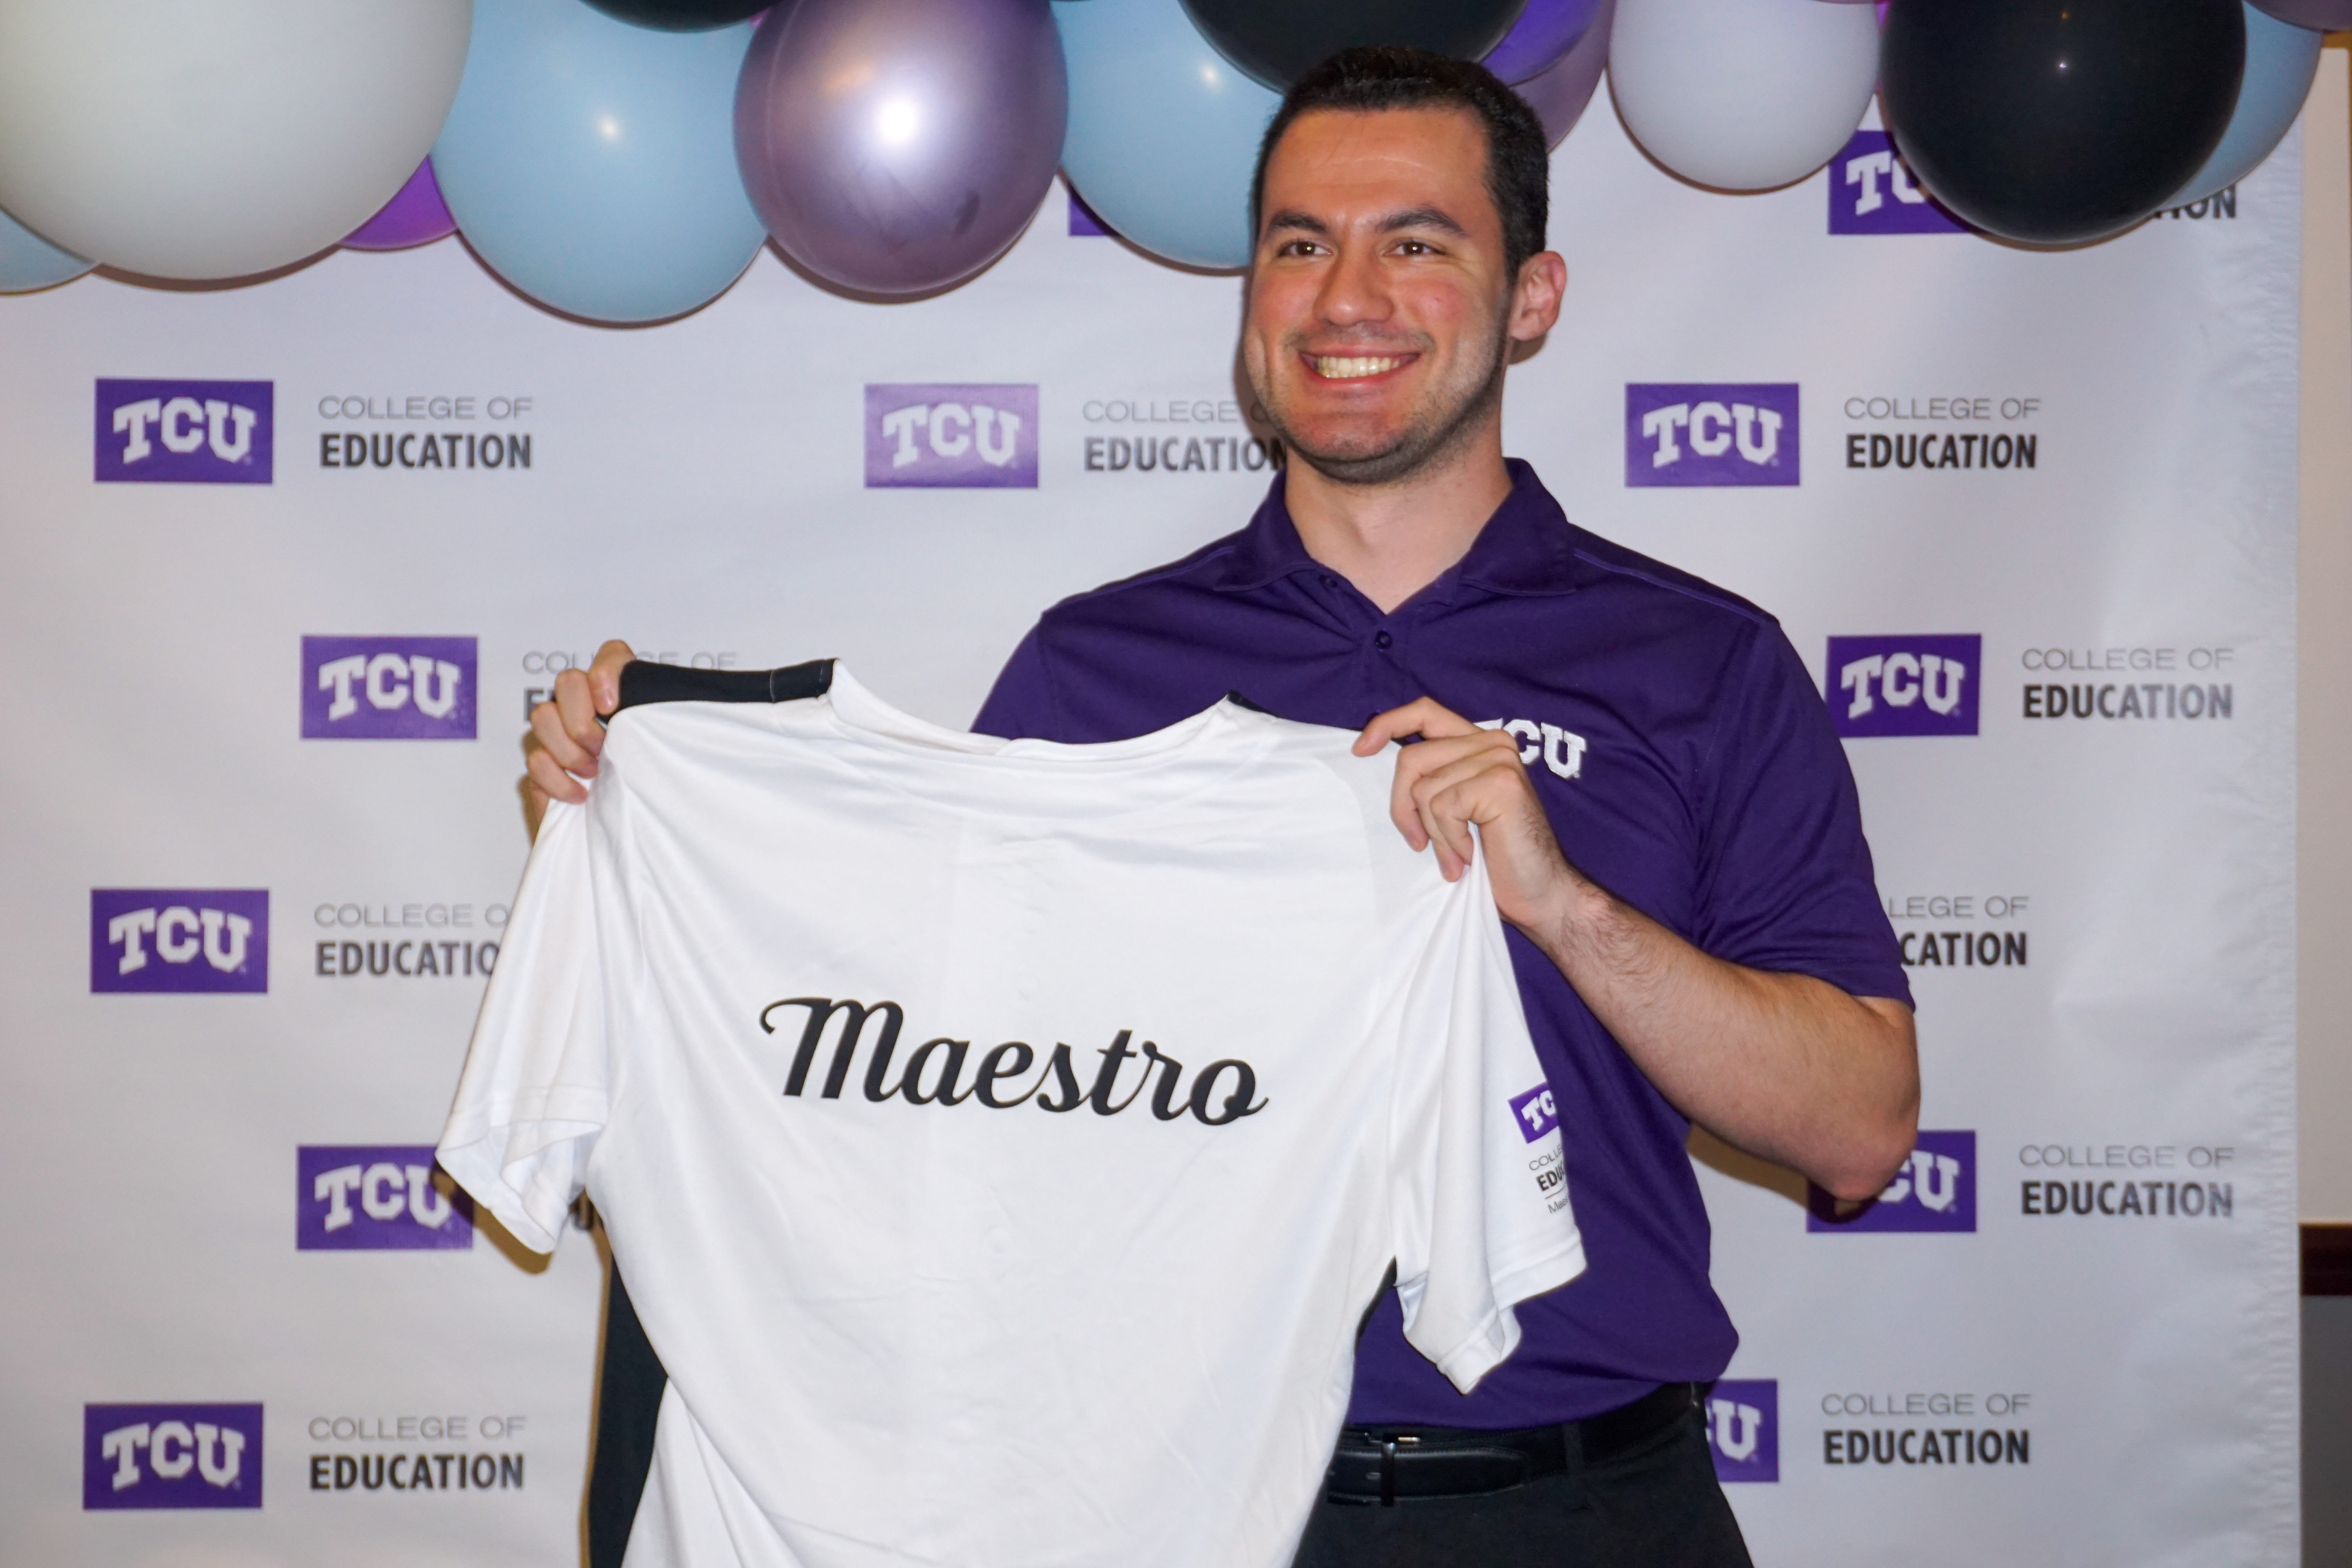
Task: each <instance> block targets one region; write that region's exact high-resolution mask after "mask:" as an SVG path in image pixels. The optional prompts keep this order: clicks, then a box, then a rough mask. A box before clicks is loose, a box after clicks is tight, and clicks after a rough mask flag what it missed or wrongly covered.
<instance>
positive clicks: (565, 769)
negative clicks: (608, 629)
mask: <svg viewBox="0 0 2352 1568" xmlns="http://www.w3.org/2000/svg"><path fill="white" fill-rule="evenodd" d="M636 657H637V656H636V655H635V653H633V652H632V651H630V648H629V645H628V644H627V643H625V642H620V641H614V642H608V643H606V644H605V645H604V647H600V648H598V649H597V650H596V660H595V662H594V663H593V664H591V665H590V666H589V667H588V668H586V669H584V670H581V669H567V670H565V671H564V672H563V673H562V674H561V675H559V676H557V677H556V678H555V695H554V696H553V697H551V698H550V699H549V700H547V701H545V702H542V703H541V704H540V705H539V706H538V707H536V708H534V709H532V710H530V734H528V735H526V736H524V737H523V742H522V751H523V765H524V768H525V770H526V771H525V773H524V776H523V786H522V811H523V821H524V823H525V825H526V826H529V827H530V836H531V837H533V838H537V837H539V822H540V818H541V817H543V816H546V815H547V803H548V802H549V801H550V800H568V801H570V802H572V804H573V805H579V804H580V803H581V802H582V801H583V800H586V799H587V798H588V784H587V781H588V780H590V779H593V778H594V777H595V776H596V758H597V757H598V755H599V754H601V753H602V752H604V725H602V724H600V723H598V722H597V721H598V720H599V719H600V718H602V717H603V716H604V715H606V714H609V713H611V712H612V711H613V710H614V709H616V708H618V707H619V706H620V705H621V667H622V666H623V665H625V664H626V663H628V662H629V661H630V660H631V659H633V658H636Z"/></svg>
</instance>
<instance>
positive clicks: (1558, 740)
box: [1478, 719, 1586, 779]
mask: <svg viewBox="0 0 2352 1568" xmlns="http://www.w3.org/2000/svg"><path fill="white" fill-rule="evenodd" d="M1478 728H1480V729H1481V730H1500V731H1504V732H1505V733H1507V734H1511V735H1516V736H1517V737H1518V739H1519V761H1520V762H1522V763H1526V764H1527V765H1528V767H1533V766H1535V765H1536V759H1537V758H1538V757H1540V758H1542V759H1543V765H1544V766H1546V767H1548V768H1549V769H1550V770H1551V771H1552V772H1553V773H1557V774H1559V776H1560V777H1561V778H1564V779H1572V778H1575V777H1577V776H1578V775H1579V774H1580V773H1583V772H1584V752H1585V749H1586V748H1585V741H1584V737H1583V736H1581V735H1580V734H1578V733H1577V732H1576V731H1573V730H1563V729H1561V728H1560V727H1559V725H1557V724H1546V723H1543V722H1541V721H1538V720H1534V719H1482V720H1480V721H1478Z"/></svg>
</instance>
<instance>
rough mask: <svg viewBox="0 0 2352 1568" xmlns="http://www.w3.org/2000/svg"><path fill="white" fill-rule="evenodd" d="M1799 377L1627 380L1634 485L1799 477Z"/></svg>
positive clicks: (1628, 478)
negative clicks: (1721, 380)
mask: <svg viewBox="0 0 2352 1568" xmlns="http://www.w3.org/2000/svg"><path fill="white" fill-rule="evenodd" d="M1797 436H1798V432H1797V384H1796V383H1794V382H1737V383H1734V382H1725V383H1720V384H1717V383H1709V382H1657V383H1646V382H1635V383H1632V384H1628V385H1627V386H1626V388H1625V482H1626V483H1627V484H1629V485H1793V484H1795V483H1796V482H1797V468H1798V464H1797V454H1798V439H1797Z"/></svg>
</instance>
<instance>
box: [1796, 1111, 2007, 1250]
mask: <svg viewBox="0 0 2352 1568" xmlns="http://www.w3.org/2000/svg"><path fill="white" fill-rule="evenodd" d="M1810 1198H1811V1201H1810V1202H1809V1203H1808V1204H1807V1205H1806V1210H1807V1212H1806V1215H1805V1228H1806V1229H1807V1230H1811V1231H1829V1230H1856V1231H1880V1230H1938V1231H1973V1230H1975V1229H1976V1227H1977V1135H1976V1134H1975V1133H1974V1132H1922V1133H1920V1134H1919V1136H1918V1140H1917V1142H1915V1143H1914V1144H1913V1145H1912V1146H1911V1158H1909V1159H1908V1160H1906V1161H1905V1162H1904V1163H1903V1168H1902V1169H1901V1170H1899V1171H1897V1172H1895V1179H1894V1180H1893V1181H1891V1182H1889V1183H1887V1184H1886V1190H1885V1192H1883V1193H1881V1194H1878V1195H1877V1196H1876V1197H1874V1198H1869V1199H1865V1200H1864V1201H1863V1202H1861V1203H1858V1204H1850V1203H1847V1202H1845V1201H1843V1199H1840V1198H1834V1197H1832V1196H1831V1195H1830V1194H1827V1193H1825V1192H1823V1191H1822V1189H1821V1188H1819V1187H1814V1188H1812V1189H1811V1194H1810Z"/></svg>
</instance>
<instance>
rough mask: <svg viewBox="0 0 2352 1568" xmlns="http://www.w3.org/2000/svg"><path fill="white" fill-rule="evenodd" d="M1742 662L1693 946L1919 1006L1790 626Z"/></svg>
mask: <svg viewBox="0 0 2352 1568" xmlns="http://www.w3.org/2000/svg"><path fill="white" fill-rule="evenodd" d="M1735 660H1736V662H1735V666H1734V668H1733V669H1732V670H1731V671H1729V672H1727V674H1728V679H1727V680H1726V682H1725V699H1726V700H1725V701H1724V703H1723V704H1722V707H1721V709H1720V717H1719V718H1718V720H1717V733H1716V738H1715V741H1714V742H1713V744H1712V746H1711V747H1710V749H1709V752H1708V754H1707V755H1706V759H1705V762H1704V764H1703V768H1704V772H1703V777H1702V780H1701V789H1700V792H1699V800H1700V804H1701V811H1702V818H1701V822H1700V826H1699V852H1698V877H1699V882H1698V896H1697V899H1696V903H1695V909H1696V921H1695V924H1696V930H1695V931H1694V932H1693V933H1692V940H1693V941H1694V942H1696V944H1697V945H1698V946H1699V947H1700V948H1701V949H1703V950H1704V951H1706V952H1710V953H1713V954H1714V955H1715V956H1716V957H1717V958H1722V959H1727V960H1728V961H1730V962H1731V963H1739V964H1745V965H1747V966H1748V968H1751V969H1762V970H1770V971H1776V972H1781V973H1798V974H1810V975H1812V976H1814V977H1815V978H1816V979H1820V980H1824V981H1827V982H1828V983H1829V984H1832V985H1834V986H1836V987H1838V989H1840V990H1842V991H1844V992H1846V993H1847V994H1850V995H1854V996H1886V997H1892V998H1893V999H1895V1001H1898V1002H1902V1003H1904V1004H1906V1005H1908V1004H1909V1003H1910V1001H1911V985H1910V982H1909V981H1908V980H1907V979H1906V977H1905V975H1904V973H1903V961H1902V952H1901V949H1900V948H1899V947H1898V946H1897V945H1896V942H1895V931H1894V928H1893V926H1891V925H1890V924H1889V923H1888V921H1887V919H1886V911H1885V909H1884V908H1883V907H1881V905H1880V903H1879V900H1878V885H1877V879H1876V878H1875V877H1874V874H1873V872H1872V868H1871V859H1870V845H1869V844H1868V842H1867V841H1866V840H1864V837H1863V831H1862V801H1861V797H1860V795H1859V794H1858V793H1857V791H1856V790H1855V788H1854V782H1853V769H1852V768H1851V767H1849V766H1848V765H1847V763H1846V756H1845V749H1844V747H1843V745H1842V744H1841V743H1840V742H1839V740H1838V736H1837V733H1836V731H1835V730H1834V729H1833V728H1832V725H1831V721H1830V713H1829V708H1828V706H1827V705H1826V704H1825V703H1823V702H1822V697H1821V693H1820V692H1819V691H1818V690H1816V689H1815V688H1814V686H1813V680H1812V676H1811V674H1810V673H1809V672H1808V671H1807V670H1806V668H1805V667H1804V663H1803V661H1802V660H1801V659H1800V658H1798V657H1797V651H1796V649H1795V648H1793V647H1790V645H1789V639H1788V638H1787V637H1785V636H1784V635H1782V633H1781V631H1780V627H1779V626H1775V625H1773V624H1771V623H1769V622H1762V623H1759V624H1758V625H1757V626H1756V628H1755V630H1754V632H1753V634H1752V636H1751V637H1749V639H1748V644H1747V646H1746V647H1745V649H1744V650H1743V651H1742V652H1741V653H1739V654H1738V655H1735Z"/></svg>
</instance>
